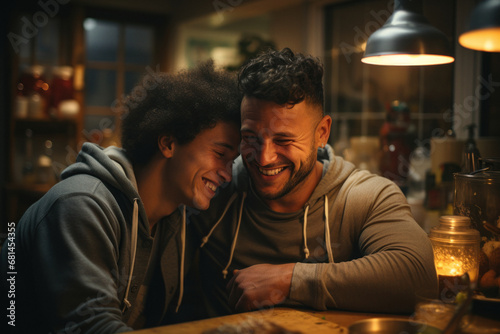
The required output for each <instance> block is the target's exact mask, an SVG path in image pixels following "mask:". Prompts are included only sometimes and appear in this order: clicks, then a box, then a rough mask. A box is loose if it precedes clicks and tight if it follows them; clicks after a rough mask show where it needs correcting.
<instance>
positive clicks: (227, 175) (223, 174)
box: [217, 160, 233, 183]
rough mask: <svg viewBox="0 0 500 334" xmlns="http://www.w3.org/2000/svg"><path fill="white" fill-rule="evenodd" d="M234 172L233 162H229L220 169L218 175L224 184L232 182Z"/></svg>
mask: <svg viewBox="0 0 500 334" xmlns="http://www.w3.org/2000/svg"><path fill="white" fill-rule="evenodd" d="M232 171H233V161H232V160H231V161H229V162H227V163H226V165H225V166H224V167H223V168H219V170H218V171H217V174H218V175H219V177H220V178H221V179H222V183H224V182H231V179H232V176H231V175H232Z"/></svg>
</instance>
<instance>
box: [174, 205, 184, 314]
mask: <svg viewBox="0 0 500 334" xmlns="http://www.w3.org/2000/svg"><path fill="white" fill-rule="evenodd" d="M181 248H182V250H181V265H180V269H179V299H178V300H177V307H176V308H175V312H176V313H177V312H178V311H179V307H180V306H181V303H182V296H183V295H184V258H185V256H186V206H185V205H184V207H183V210H182V226H181Z"/></svg>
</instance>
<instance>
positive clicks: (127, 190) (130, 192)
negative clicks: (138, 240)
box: [61, 143, 150, 235]
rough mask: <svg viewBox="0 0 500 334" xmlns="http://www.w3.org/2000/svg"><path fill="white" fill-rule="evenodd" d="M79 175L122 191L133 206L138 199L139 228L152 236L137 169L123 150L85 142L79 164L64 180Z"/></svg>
mask: <svg viewBox="0 0 500 334" xmlns="http://www.w3.org/2000/svg"><path fill="white" fill-rule="evenodd" d="M79 174H87V175H92V176H94V177H96V178H98V179H99V180H101V181H102V182H104V183H106V184H108V185H111V186H113V187H114V188H116V189H118V190H120V191H121V192H122V193H123V194H124V195H125V196H126V197H127V198H128V199H129V200H130V205H133V203H134V200H137V202H138V204H139V217H140V219H139V229H140V230H141V232H143V233H146V235H150V229H149V223H148V219H147V216H146V212H145V210H144V205H143V204H142V202H141V200H140V197H139V193H138V190H137V182H136V179H135V174H134V170H133V168H132V164H131V163H130V161H129V160H128V159H127V157H126V155H125V152H124V150H123V149H121V148H118V147H114V146H110V147H107V148H102V147H99V146H97V145H95V144H91V143H84V144H83V146H82V149H81V150H80V153H79V154H78V156H77V158H76V162H75V163H74V164H72V165H70V166H69V167H68V168H66V169H65V170H64V171H63V172H62V174H61V179H66V178H69V177H71V176H74V175H79Z"/></svg>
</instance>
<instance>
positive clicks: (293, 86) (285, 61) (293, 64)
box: [238, 48, 324, 112]
mask: <svg viewBox="0 0 500 334" xmlns="http://www.w3.org/2000/svg"><path fill="white" fill-rule="evenodd" d="M322 79H323V66H322V64H321V62H320V61H319V59H317V58H313V57H311V56H305V55H303V54H301V53H295V54H294V53H293V51H292V50H290V49H289V48H284V49H283V50H281V51H275V50H269V51H266V52H264V53H261V54H260V55H259V56H257V57H256V58H254V59H252V60H251V61H249V62H248V63H247V64H246V65H245V66H243V67H242V68H241V69H240V72H239V74H238V86H239V88H240V90H241V91H242V92H243V94H244V95H245V96H250V97H255V98H258V99H262V100H267V101H272V102H275V103H277V104H279V105H285V104H288V105H292V106H293V105H295V104H297V103H300V102H302V101H304V100H306V101H307V102H308V103H311V104H313V105H317V106H319V107H321V110H323V82H322ZM323 112H324V111H323Z"/></svg>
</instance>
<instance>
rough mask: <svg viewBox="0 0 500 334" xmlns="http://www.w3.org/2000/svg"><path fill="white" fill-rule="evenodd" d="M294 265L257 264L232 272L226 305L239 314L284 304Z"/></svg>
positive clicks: (288, 291)
mask: <svg viewBox="0 0 500 334" xmlns="http://www.w3.org/2000/svg"><path fill="white" fill-rule="evenodd" d="M294 267H295V263H287V264H278V265H273V264H257V265H254V266H251V267H248V268H245V269H241V270H235V271H234V272H233V274H234V276H233V278H231V280H230V281H229V283H228V284H227V287H226V289H227V291H228V293H229V305H230V306H231V307H233V308H234V309H235V310H236V311H238V312H244V311H250V310H255V309H259V308H262V307H267V306H272V305H276V304H279V303H281V302H283V301H284V300H285V299H286V297H288V295H289V293H290V285H291V282H292V273H293V268H294Z"/></svg>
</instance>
